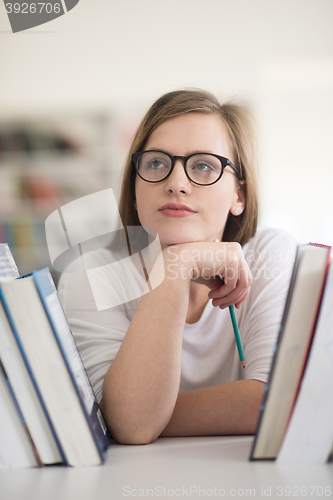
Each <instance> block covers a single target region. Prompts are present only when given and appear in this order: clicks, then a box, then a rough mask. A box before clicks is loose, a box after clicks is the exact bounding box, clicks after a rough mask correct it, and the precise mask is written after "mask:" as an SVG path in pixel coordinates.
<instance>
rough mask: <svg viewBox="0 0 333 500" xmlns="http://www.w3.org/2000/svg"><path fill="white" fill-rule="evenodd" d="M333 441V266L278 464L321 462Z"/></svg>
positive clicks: (328, 453)
mask: <svg viewBox="0 0 333 500" xmlns="http://www.w3.org/2000/svg"><path fill="white" fill-rule="evenodd" d="M332 443H333V266H332V261H331V263H330V267H329V271H328V275H327V279H326V284H325V290H324V295H323V300H322V304H321V307H320V312H319V317H318V322H317V326H316V330H315V333H314V338H313V341H312V345H311V349H310V353H309V358H308V361H307V364H306V368H305V371H304V375H303V378H302V382H301V386H300V390H299V393H298V396H297V401H296V404H295V407H294V410H293V413H292V416H291V419H290V422H289V425H288V428H287V431H286V434H285V437H284V439H283V442H282V446H281V448H280V451H279V454H278V457H277V462H278V463H281V464H287V463H288V464H290V463H297V464H322V463H325V462H326V461H327V460H328V458H329V456H330V453H331V451H332Z"/></svg>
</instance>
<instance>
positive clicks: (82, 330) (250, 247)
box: [58, 228, 296, 402]
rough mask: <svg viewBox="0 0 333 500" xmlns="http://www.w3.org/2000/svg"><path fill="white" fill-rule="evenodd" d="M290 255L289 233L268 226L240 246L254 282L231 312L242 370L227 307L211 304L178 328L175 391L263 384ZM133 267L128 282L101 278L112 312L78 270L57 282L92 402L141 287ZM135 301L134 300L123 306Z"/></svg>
mask: <svg viewBox="0 0 333 500" xmlns="http://www.w3.org/2000/svg"><path fill="white" fill-rule="evenodd" d="M295 251H296V242H295V240H294V239H293V238H292V237H291V236H290V235H288V234H287V233H285V232H283V231H278V230H274V229H269V228H266V229H264V228H262V229H259V230H258V231H257V233H256V235H255V236H254V237H253V238H252V239H251V240H250V241H249V242H248V243H247V244H246V245H244V247H243V252H244V255H245V258H246V260H247V262H248V264H249V267H250V269H251V274H252V278H253V282H252V286H251V290H250V293H249V296H248V298H247V299H246V301H245V302H244V304H243V305H242V306H241V307H240V309H236V308H235V312H236V318H237V323H238V326H239V331H240V335H241V339H242V343H243V348H244V353H245V359H246V367H245V369H244V368H243V367H242V366H241V364H240V361H239V356H238V351H237V346H236V342H235V337H234V332H233V328H232V323H231V318H230V314H229V309H228V308H227V309H223V310H221V309H220V308H219V307H213V306H212V303H211V300H209V301H208V303H207V304H206V307H205V309H204V311H203V314H202V316H201V318H200V319H199V321H197V322H196V323H194V324H187V323H185V325H184V335H183V346H182V368H181V381H180V388H179V391H180V392H183V391H189V390H192V389H197V388H201V387H209V386H213V385H218V384H223V383H226V382H231V381H234V380H241V379H256V380H261V381H263V382H266V381H267V379H268V375H269V370H270V366H271V361H272V355H273V351H274V347H275V344H276V339H277V334H278V331H279V326H280V323H281V318H282V313H283V309H284V304H285V300H286V295H287V292H288V287H289V282H290V277H291V272H292V267H293V263H294V258H295ZM111 260H114V259H110V251H109V250H108V249H106V248H103V249H100V250H96V251H94V252H90V253H89V254H87V255H86V256H85V266H86V268H87V267H88V268H89V269H97V270H98V269H100V268H102V267H103V268H104V269H107V264H109V263H110V261H111ZM138 262H139V265H138V264H137V263H136V265H132V267H131V266H130V265H129V266H127V269H128V272H127V276H126V277H124V274H123V273H120V272H119V273H118V272H117V271H116V272H113V273H112V274H110V273H109V274H108V272H106V273H104V275H103V276H104V278H103V280H104V283H103V284H102V286H101V289H102V292H103V293H102V295H103V298H105V304H110V303H111V302H112V301H113V302H114V301H115V303H117V304H119V305H117V306H114V307H108V308H107V305H106V306H105V307H106V308H105V309H102V310H98V309H97V306H96V300H95V297H94V294H93V291H92V288H91V284H90V282H89V275H88V274H87V273H86V272H82V271H81V272H73V271H75V270H76V271H77V265H71V266H69V268H68V269H66V270H65V272H64V273H63V275H62V277H61V279H60V282H59V287H58V289H59V296H60V299H61V302H62V304H63V307H64V309H65V312H66V315H67V318H68V321H69V324H70V327H71V329H72V332H73V335H74V338H75V341H76V344H77V346H78V349H79V351H80V354H81V357H82V360H83V363H84V365H85V368H86V370H87V373H88V376H89V378H90V381H91V384H92V386H93V389H94V391H95V394H96V397H97V400H98V402H100V400H101V399H102V386H103V380H104V377H105V375H106V372H107V370H108V368H109V366H110V364H111V363H112V361H113V359H114V358H115V356H116V354H117V352H118V349H119V347H120V345H121V342H122V340H123V339H124V336H125V335H126V332H127V329H128V327H129V324H130V322H131V320H132V318H133V316H134V314H135V311H136V309H137V306H138V304H139V302H140V296H141V294H142V291H143V290H144V288H145V285H146V280H145V277H144V273H143V271H141V272H140V270H139V268H140V261H138ZM90 275H91V273H90ZM207 293H208V289H207ZM135 296H136V297H138V298H136V299H134V300H131V301H129V302H125V300H126V298H127V299H128V297H135ZM115 297H116V299H115ZM122 301H124V302H125V303H122Z"/></svg>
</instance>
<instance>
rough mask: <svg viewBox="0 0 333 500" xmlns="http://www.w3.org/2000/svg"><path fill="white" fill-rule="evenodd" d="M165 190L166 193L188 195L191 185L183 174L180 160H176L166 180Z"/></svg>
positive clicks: (183, 169) (183, 170)
mask: <svg viewBox="0 0 333 500" xmlns="http://www.w3.org/2000/svg"><path fill="white" fill-rule="evenodd" d="M165 190H166V191H167V192H168V193H182V194H189V193H190V192H191V190H192V184H191V181H190V179H189V178H188V177H187V175H186V173H185V168H184V165H183V162H182V161H181V160H176V163H175V166H174V168H173V170H172V172H171V174H170V175H169V177H168V178H167V179H166V184H165Z"/></svg>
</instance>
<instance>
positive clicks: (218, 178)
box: [59, 90, 295, 444]
mask: <svg viewBox="0 0 333 500" xmlns="http://www.w3.org/2000/svg"><path fill="white" fill-rule="evenodd" d="M254 144H255V141H254V134H253V128H252V125H251V119H250V117H249V115H248V113H247V112H246V111H245V110H244V109H243V108H242V107H240V106H237V105H233V104H225V105H220V104H219V103H218V101H217V100H216V99H215V97H214V96H212V95H211V94H209V93H207V92H204V91H200V90H181V91H175V92H171V93H168V94H166V95H164V96H163V97H161V98H160V99H158V100H157V101H156V102H155V103H154V104H153V106H152V107H151V108H150V109H149V111H148V112H147V114H146V116H145V117H144V119H143V121H142V123H141V125H140V126H139V128H138V131H137V133H136V136H135V138H134V141H133V144H132V147H131V150H130V152H129V156H128V160H127V164H126V167H125V171H124V177H123V185H122V193H121V199H120V206H119V209H120V215H121V218H122V222H123V225H124V227H125V228H126V227H128V226H140V225H141V226H144V227H147V228H152V229H153V230H155V231H156V232H157V234H158V237H159V241H160V244H161V248H162V257H163V258H162V259H157V261H156V263H155V266H154V269H153V273H154V276H156V275H158V276H160V277H161V276H162V277H163V279H161V280H160V281H161V283H160V284H159V286H156V287H155V288H153V287H150V291H149V293H144V294H143V295H142V297H141V298H140V299H138V300H134V301H131V302H128V303H125V304H120V305H117V306H116V307H112V308H108V309H104V310H103V311H97V310H96V305H95V302H94V297H93V296H92V294H91V289H90V288H89V283H88V281H87V278H86V276H84V275H81V277H80V278H79V279H78V277H77V276H76V277H75V278H74V279H73V275H72V274H70V273H65V274H64V275H63V277H62V279H61V281H60V284H59V293H60V297H61V299H62V302H63V305H64V307H65V310H66V313H67V316H68V319H69V322H70V324H71V327H72V330H73V334H74V336H75V338H76V342H77V345H78V347H79V349H80V352H81V356H82V358H83V361H84V363H85V366H86V369H87V372H88V375H89V377H90V380H91V382H92V385H93V387H94V390H95V392H96V395H97V398H98V400H99V402H100V404H101V409H102V411H103V414H104V417H105V420H106V423H107V425H108V427H109V430H110V432H111V434H112V436H113V437H114V438H115V439H116V440H118V441H119V442H121V443H128V444H144V443H149V442H151V441H153V440H154V439H156V438H157V437H158V436H194V435H221V434H251V433H254V431H255V428H256V422H257V418H258V412H259V406H260V403H261V400H262V395H263V389H264V383H265V382H266V381H267V378H268V374H269V369H270V364H271V359H272V352H273V348H274V345H275V341H276V336H277V332H278V327H279V323H280V320H281V315H282V312H283V307H284V301H285V297H286V293H287V289H288V285H289V279H290V274H291V268H292V263H293V259H294V252H295V242H294V241H293V239H292V238H291V237H290V236H288V235H287V234H285V233H283V232H280V231H275V230H271V229H264V230H257V218H258V189H257V182H256V173H255V172H256V169H255V161H256V158H255V147H254ZM148 231H149V230H148ZM109 253H110V250H108V249H105V248H104V249H101V250H100V251H97V252H93V253H92V254H91V255H90V256H89V265H90V267H91V268H94V267H98V266H101V267H102V266H103V265H105V264H107V263H108V262H110V255H109ZM146 278H147V273H146ZM105 281H106V282H105V283H104V285H105V286H104V290H108V289H110V294H111V295H112V288H115V287H116V288H118V289H119V288H124V289H125V288H126V287H128V288H131V287H135V286H136V285H137V284H138V283H140V282H144V281H145V278H144V275H143V273H142V272H141V273H140V272H139V271H138V270H137V269H135V266H134V269H133V270H132V271H131V272H129V273H128V275H127V276H126V279H119V280H118V284H116V282H117V280H116V279H111V278H110V277H109V278H108V277H107V276H106V278H105ZM141 284H142V283H141ZM107 293H108V291H107V292H106V294H107ZM232 304H234V305H235V307H236V317H237V321H238V325H239V330H240V334H241V338H242V342H243V347H244V352H245V358H246V366H245V368H243V367H242V365H241V364H240V361H239V357H238V352H237V347H236V342H235V337H234V332H233V328H232V322H231V319H230V315H229V309H228V306H230V305H232Z"/></svg>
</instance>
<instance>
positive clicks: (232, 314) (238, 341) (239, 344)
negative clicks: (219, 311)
mask: <svg viewBox="0 0 333 500" xmlns="http://www.w3.org/2000/svg"><path fill="white" fill-rule="evenodd" d="M229 312H230V317H231V322H232V327H233V329H234V334H235V339H236V344H237V349H238V354H239V359H240V362H241V365H242V367H243V368H245V356H244V351H243V346H242V341H241V338H240V335H239V330H238V325H237V320H236V314H235V308H234V306H233V305H231V306H229Z"/></svg>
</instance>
